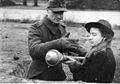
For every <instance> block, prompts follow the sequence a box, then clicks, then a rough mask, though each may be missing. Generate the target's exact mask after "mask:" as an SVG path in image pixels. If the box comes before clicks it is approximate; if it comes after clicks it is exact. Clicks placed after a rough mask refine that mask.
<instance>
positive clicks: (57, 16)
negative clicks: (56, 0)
mask: <svg viewBox="0 0 120 84" xmlns="http://www.w3.org/2000/svg"><path fill="white" fill-rule="evenodd" d="M63 14H64V11H57V12H54V11H51V10H48V18H49V19H50V20H51V21H52V22H54V23H57V24H58V23H60V22H61V21H62V20H63Z"/></svg>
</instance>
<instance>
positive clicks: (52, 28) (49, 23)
mask: <svg viewBox="0 0 120 84" xmlns="http://www.w3.org/2000/svg"><path fill="white" fill-rule="evenodd" d="M43 23H44V24H45V25H46V26H47V28H48V29H49V30H50V31H51V32H52V33H53V34H56V32H57V30H58V29H59V28H58V27H59V24H55V23H54V22H52V21H51V20H50V19H49V18H48V17H47V15H46V16H45V17H44V20H43Z"/></svg>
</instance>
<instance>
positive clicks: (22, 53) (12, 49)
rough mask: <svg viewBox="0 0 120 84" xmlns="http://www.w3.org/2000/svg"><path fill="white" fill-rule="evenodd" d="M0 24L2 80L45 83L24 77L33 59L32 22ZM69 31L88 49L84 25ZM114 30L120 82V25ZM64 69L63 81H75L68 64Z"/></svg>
mask: <svg viewBox="0 0 120 84" xmlns="http://www.w3.org/2000/svg"><path fill="white" fill-rule="evenodd" d="M0 25H1V26H0V38H1V39H0V47H1V51H0V82H3V83H6V82H8V83H43V82H42V81H38V80H27V79H23V78H25V75H26V71H27V69H28V67H29V63H30V61H31V58H30V56H29V53H28V45H27V34H28V29H29V27H30V25H31V24H24V23H13V22H0ZM67 31H69V32H71V35H70V38H79V39H81V41H80V45H82V46H84V47H85V48H87V49H88V46H87V45H89V44H87V42H85V41H86V38H87V35H88V34H87V32H86V31H85V29H84V28H83V27H68V28H67ZM114 32H115V38H114V40H113V42H112V49H113V52H114V55H115V58H116V63H117V67H116V72H115V77H114V80H113V82H114V83H120V61H119V60H120V44H119V43H120V27H118V26H114ZM64 70H65V73H66V75H67V79H66V81H67V82H62V83H73V82H71V81H72V74H71V73H70V71H69V68H68V67H67V66H66V65H64ZM79 82H81V81H79ZM47 83H48V82H47Z"/></svg>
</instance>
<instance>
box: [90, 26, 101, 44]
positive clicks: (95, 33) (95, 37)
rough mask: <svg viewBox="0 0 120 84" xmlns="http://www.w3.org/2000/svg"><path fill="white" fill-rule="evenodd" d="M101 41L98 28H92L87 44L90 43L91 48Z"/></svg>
mask: <svg viewBox="0 0 120 84" xmlns="http://www.w3.org/2000/svg"><path fill="white" fill-rule="evenodd" d="M102 40H103V37H102V35H101V32H100V30H99V29H98V28H94V27H92V28H91V29H90V36H89V42H90V43H91V46H96V45H98V44H99V43H100V42H101V41H102Z"/></svg>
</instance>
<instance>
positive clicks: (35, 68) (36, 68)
mask: <svg viewBox="0 0 120 84" xmlns="http://www.w3.org/2000/svg"><path fill="white" fill-rule="evenodd" d="M64 34H66V30H65V26H64V25H63V24H54V23H53V22H51V21H50V20H49V19H48V18H47V16H46V17H45V18H44V19H43V20H42V21H39V22H37V23H35V24H34V25H32V27H30V30H29V32H28V46H29V53H30V56H31V58H32V63H31V65H30V68H29V71H28V74H27V78H31V79H32V78H33V79H34V78H36V77H37V76H40V77H38V78H40V79H43V80H51V81H57V80H64V79H65V78H66V76H65V73H64V71H63V69H62V64H58V65H56V66H54V67H48V65H47V64H46V62H45V55H46V53H47V51H48V50H50V49H57V50H59V51H60V52H62V49H61V46H60V43H57V40H56V39H58V38H61V37H62V36H63V35H64Z"/></svg>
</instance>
